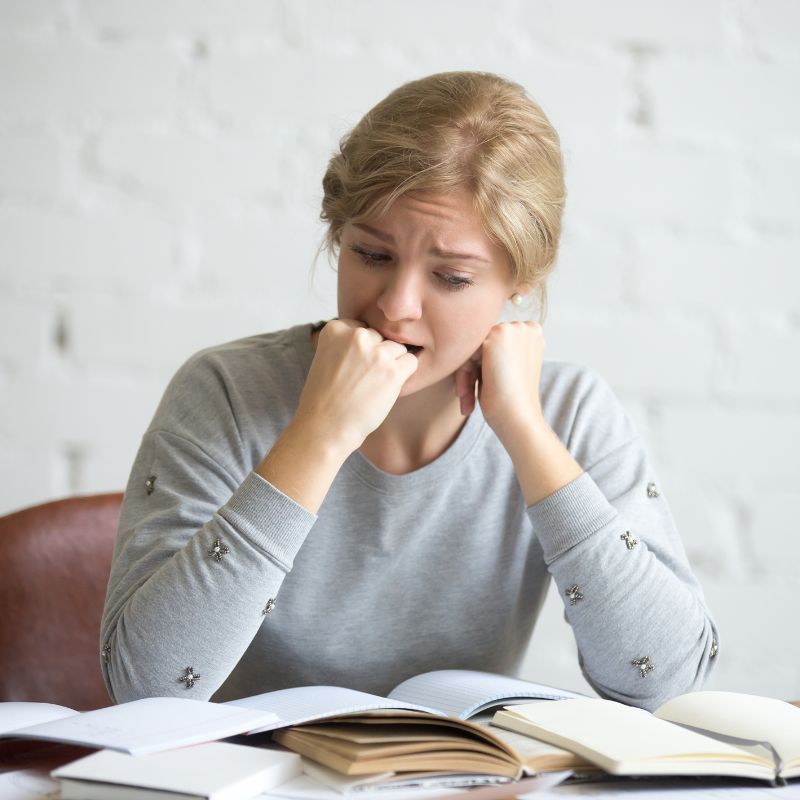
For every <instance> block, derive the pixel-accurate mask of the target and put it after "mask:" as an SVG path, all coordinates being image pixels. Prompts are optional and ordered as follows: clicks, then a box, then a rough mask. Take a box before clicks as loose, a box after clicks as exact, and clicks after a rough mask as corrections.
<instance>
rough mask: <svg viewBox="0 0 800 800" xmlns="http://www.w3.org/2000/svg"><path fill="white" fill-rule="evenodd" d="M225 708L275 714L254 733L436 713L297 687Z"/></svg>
mask: <svg viewBox="0 0 800 800" xmlns="http://www.w3.org/2000/svg"><path fill="white" fill-rule="evenodd" d="M224 705H231V706H242V707H243V708H253V709H259V710H263V711H272V712H273V713H274V714H277V716H278V721H277V722H274V723H269V724H268V725H265V726H264V727H262V728H258V730H257V731H254V733H257V732H261V731H271V730H274V729H275V728H283V727H285V726H287V725H299V724H300V723H302V722H310V721H311V720H315V719H321V718H323V717H330V716H336V715H338V714H353V713H356V712H359V711H376V710H378V709H388V708H405V709H410V710H411V711H429V712H432V713H434V714H436V713H438V712H437V711H436V710H435V709H432V708H425V707H424V706H419V705H416V704H415V703H412V702H405V701H402V700H398V699H389V698H386V697H380V696H378V695H376V694H367V693H366V692H358V691H356V690H355V689H345V688H344V687H342V686H298V687H295V688H293V689H279V690H278V691H277V692H267V693H266V694H257V695H254V696H253V697H245V698H243V699H241V700H230V701H229V702H227V703H224Z"/></svg>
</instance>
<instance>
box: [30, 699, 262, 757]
mask: <svg viewBox="0 0 800 800" xmlns="http://www.w3.org/2000/svg"><path fill="white" fill-rule="evenodd" d="M274 719H275V717H274V715H272V714H269V713H267V712H263V711H254V710H248V709H244V708H231V707H230V706H225V705H222V704H220V703H208V702H205V701H203V700H188V699H184V698H180V697H147V698H144V699H142V700H134V701H132V702H130V703H121V704H120V705H117V706H110V707H109V708H100V709H97V710H96V711H86V712H84V713H83V714H73V715H72V716H69V717H63V718H62V719H57V720H53V721H51V722H45V723H42V724H39V725H31V726H28V727H26V728H24V729H21V730H20V729H17V730H16V732H15V735H16V736H21V737H24V738H28V739H45V740H50V741H56V742H69V743H70V744H82V745H86V746H88V747H108V748H111V749H112V750H121V751H122V752H125V753H132V754H134V755H138V754H143V753H154V752H157V751H158V750H166V749H169V748H172V747H181V746H183V745H187V744H196V743H199V742H207V741H211V740H214V739H222V738H224V737H226V736H234V735H235V734H237V733H244V732H247V731H251V730H253V729H254V728H257V727H260V726H261V725H263V724H265V723H267V722H270V721H273V720H274Z"/></svg>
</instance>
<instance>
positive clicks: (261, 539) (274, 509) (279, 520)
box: [219, 472, 317, 572]
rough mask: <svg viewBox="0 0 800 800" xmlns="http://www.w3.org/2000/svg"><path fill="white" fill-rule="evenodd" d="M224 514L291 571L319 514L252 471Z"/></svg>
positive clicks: (257, 544)
mask: <svg viewBox="0 0 800 800" xmlns="http://www.w3.org/2000/svg"><path fill="white" fill-rule="evenodd" d="M219 513H220V516H221V517H222V518H223V519H224V520H225V521H226V522H227V523H228V524H229V525H231V526H232V527H233V528H234V529H235V530H237V531H239V532H240V533H241V534H242V535H243V536H246V537H247V538H248V539H249V540H250V541H251V542H252V543H253V544H254V545H255V546H256V547H258V548H259V549H260V550H263V551H264V552H265V553H266V554H267V555H268V556H269V557H270V558H271V559H273V560H274V561H275V562H276V563H278V565H279V566H281V567H283V568H284V569H285V570H286V571H287V572H288V571H289V570H290V569H291V568H292V563H293V562H294V557H295V555H297V551H298V550H299V549H300V548H301V546H302V545H303V542H304V541H305V540H306V536H308V532H309V531H310V530H311V527H312V526H313V525H314V523H315V522H316V521H317V515H316V514H312V513H311V512H310V511H309V510H308V509H306V508H303V506H301V505H300V504H299V503H296V502H295V501H294V500H292V498H291V497H287V496H286V495H285V494H284V493H283V492H281V491H280V490H279V489H276V488H275V487H274V486H273V485H272V484H271V483H270V482H269V481H266V480H264V478H262V477H261V476H260V475H258V474H256V473H255V472H251V473H250V474H249V475H248V476H247V477H246V478H245V479H244V481H243V482H242V485H241V486H240V487H239V488H238V489H237V490H236V491H235V492H234V493H233V495H232V496H231V499H230V500H228V502H227V503H226V504H225V505H224V506H223V507H222V508H221V509H220V510H219Z"/></svg>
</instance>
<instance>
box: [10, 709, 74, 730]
mask: <svg viewBox="0 0 800 800" xmlns="http://www.w3.org/2000/svg"><path fill="white" fill-rule="evenodd" d="M77 713H78V712H77V711H73V710H72V709H71V708H65V707H64V706H56V705H53V704H52V703H19V702H7V703H0V733H8V732H9V731H14V730H16V729H17V728H27V727H28V725H40V724H41V723H43V722H50V721H51V720H54V719H63V718H64V717H72V716H74V715H75V714H77Z"/></svg>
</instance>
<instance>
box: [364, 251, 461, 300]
mask: <svg viewBox="0 0 800 800" xmlns="http://www.w3.org/2000/svg"><path fill="white" fill-rule="evenodd" d="M350 249H351V250H352V251H353V252H354V253H355V254H356V255H357V256H358V257H359V258H360V259H361V260H362V261H363V262H364V263H365V264H366V265H367V266H368V267H376V266H379V265H381V264H385V263H386V262H387V261H391V260H392V258H391V256H389V255H387V254H386V253H376V252H374V251H373V250H367V249H366V248H364V247H359V246H358V245H356V244H351V245H350ZM436 278H437V280H438V281H439V282H440V283H441V285H442V287H443V288H444V289H446V290H447V291H449V292H458V291H460V290H462V289H466V288H467V286H472V285H473V284H474V283H475V281H473V280H471V279H470V278H460V277H459V276H458V275H449V274H448V273H446V272H437V273H436Z"/></svg>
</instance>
